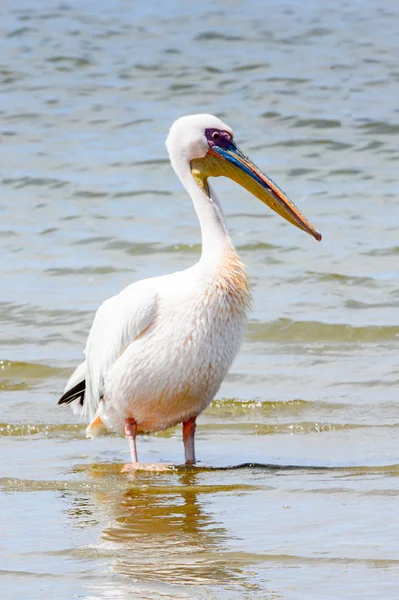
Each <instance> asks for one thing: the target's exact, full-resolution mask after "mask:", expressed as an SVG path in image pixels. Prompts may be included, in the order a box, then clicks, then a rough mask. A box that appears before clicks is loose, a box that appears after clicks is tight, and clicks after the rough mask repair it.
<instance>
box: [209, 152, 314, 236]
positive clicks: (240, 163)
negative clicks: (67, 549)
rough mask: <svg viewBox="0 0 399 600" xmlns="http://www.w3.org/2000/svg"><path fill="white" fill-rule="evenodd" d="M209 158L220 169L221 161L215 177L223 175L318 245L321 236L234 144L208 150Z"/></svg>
mask: <svg viewBox="0 0 399 600" xmlns="http://www.w3.org/2000/svg"><path fill="white" fill-rule="evenodd" d="M208 154H211V155H212V154H213V155H214V156H215V157H217V158H219V159H223V166H222V164H220V163H221V161H220V160H219V161H218V162H219V169H218V170H219V173H218V174H220V175H225V176H226V177H229V178H230V179H232V180H233V181H235V182H236V183H238V184H239V185H242V187H244V188H245V189H246V190H248V191H249V192H250V193H251V194H253V195H254V196H256V197H257V198H259V200H261V201H262V202H264V204H267V206H269V207H270V208H272V209H273V210H274V211H275V212H276V213H278V214H279V215H280V216H282V217H283V218H284V219H286V220H287V221H289V222H290V223H292V224H293V225H295V226H296V227H299V229H302V230H303V231H306V233H309V234H310V235H313V237H314V238H315V239H316V240H317V241H320V240H321V233H320V232H319V231H317V229H315V228H314V227H313V225H312V224H311V223H309V221H308V220H307V219H306V217H305V216H304V215H303V214H302V213H301V211H300V210H299V209H298V208H297V207H296V206H295V204H294V203H293V202H291V200H290V199H289V198H287V196H286V195H285V194H284V192H283V191H282V190H280V188H279V187H278V186H277V185H276V184H275V183H274V182H273V181H272V180H271V179H270V177H268V176H267V175H265V173H262V171H261V170H260V169H258V167H257V166H256V165H254V163H253V162H251V161H250V160H249V158H247V157H246V156H244V154H243V153H242V152H241V150H240V149H239V148H237V146H236V145H235V144H234V143H232V144H230V145H229V146H227V147H226V148H222V147H220V146H213V147H212V148H210V150H209V152H208ZM220 171H221V172H220ZM215 175H216V173H215Z"/></svg>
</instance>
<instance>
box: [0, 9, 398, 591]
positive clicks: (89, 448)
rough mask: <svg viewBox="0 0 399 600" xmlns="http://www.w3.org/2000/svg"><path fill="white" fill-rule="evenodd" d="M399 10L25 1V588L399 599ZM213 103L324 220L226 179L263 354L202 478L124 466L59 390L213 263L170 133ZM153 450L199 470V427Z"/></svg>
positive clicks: (14, 86) (254, 342)
mask: <svg viewBox="0 0 399 600" xmlns="http://www.w3.org/2000/svg"><path fill="white" fill-rule="evenodd" d="M398 19H399V7H398V5H397V3H396V2H393V0H391V1H389V0H385V1H383V2H380V3H375V2H371V1H370V0H365V1H364V2H357V1H356V0H348V1H339V2H337V3H334V4H333V5H331V4H329V5H327V4H325V3H319V2H306V3H304V2H297V1H296V0H283V1H282V2H281V1H280V2H277V1H273V0H270V1H269V0H268V1H267V2H261V1H260V0H259V1H256V0H250V1H246V2H244V1H240V0H236V1H233V0H232V1H227V0H225V1H223V0H213V2H209V1H204V2H201V3H190V2H183V1H179V0H166V1H165V2H164V3H159V2H154V1H149V2H146V3H138V2H128V1H127V0H115V1H114V2H105V1H104V0H98V1H97V2H93V1H87V2H84V3H82V2H78V1H69V2H52V1H50V0H37V1H36V2H33V1H28V0H15V1H13V2H11V1H9V2H4V3H3V4H2V6H1V8H0V32H1V38H0V39H1V51H0V82H1V87H0V117H1V144H0V158H1V160H0V181H1V196H0V215H1V221H0V244H1V256H2V269H1V282H2V285H1V296H0V315H1V324H2V327H1V340H0V344H1V346H0V349H1V352H0V360H1V362H0V389H1V392H2V394H1V408H2V414H1V417H0V447H1V455H2V461H1V467H0V486H1V490H0V494H1V496H0V503H1V510H0V574H1V579H2V581H1V589H2V590H3V591H2V597H4V599H5V600H21V599H22V598H30V599H32V600H47V599H50V598H51V599H53V598H57V600H64V599H68V600H69V599H71V598H86V599H88V600H89V599H90V600H94V599H96V600H97V599H101V600H102V599H112V600H122V599H123V600H124V599H127V598H137V599H155V598H156V599H158V598H162V599H180V598H182V599H183V598H184V599H186V598H190V599H191V598H196V599H201V600H202V599H219V598H221V599H226V600H230V599H233V600H234V599H236V598H237V599H246V598H250V597H251V598H254V597H255V598H262V599H263V598H267V599H284V600H305V599H306V600H309V598H315V599H317V600H323V599H330V598H331V599H334V600H336V599H337V598H362V600H364V599H366V598H367V599H368V598H369V599H373V600H380V599H381V600H385V599H386V598H395V597H397V595H398V592H397V590H398V585H399V524H398V519H397V517H396V514H397V501H398V495H399V403H398V382H399V242H398V226H399V200H398V198H399V179H398V174H397V164H398V159H399V150H398V148H399V144H398V141H399V108H398V103H397V98H398V94H399V64H398V60H397V57H398V51H399V43H398V35H397V32H398V26H397V23H398ZM195 112H211V113H213V114H216V115H218V116H219V117H221V118H222V119H223V120H225V121H226V122H227V123H228V124H229V125H231V126H232V127H233V129H234V131H235V135H236V139H237V141H238V143H239V145H240V147H241V148H242V149H243V150H244V151H245V152H246V153H247V154H248V155H249V156H250V157H251V158H252V160H254V162H256V163H257V164H258V165H259V166H260V167H262V168H263V169H264V170H265V171H266V172H267V173H268V174H269V175H270V176H271V177H272V178H273V179H274V180H275V181H276V182H277V183H278V184H279V185H280V186H281V187H282V188H283V189H284V190H285V191H286V192H287V194H288V195H289V196H290V197H291V198H292V199H293V200H294V202H295V203H296V204H297V205H298V206H299V207H300V208H301V210H303V211H304V213H305V214H306V215H307V216H308V217H309V219H310V220H311V221H312V222H313V223H314V225H315V226H316V227H317V228H318V229H319V230H320V231H321V232H322V234H323V241H322V242H321V243H316V242H315V241H314V240H313V239H312V238H311V237H310V236H307V235H305V234H304V233H303V232H301V231H299V230H297V229H295V228H293V227H292V226H290V225H289V224H288V223H286V222H285V221H283V220H282V219H280V218H279V217H278V216H277V215H275V214H274V213H271V212H270V211H269V210H268V209H267V207H265V206H264V205H262V204H261V203H259V202H258V201H257V200H256V199H254V198H252V197H251V196H250V195H249V194H247V193H246V192H245V191H244V190H242V189H241V188H239V187H237V186H236V185H235V184H233V183H230V182H228V181H227V180H225V181H223V180H218V181H216V182H215V188H216V189H217V191H218V194H219V197H220V198H221V200H222V202H223V207H224V210H225V213H226V216H227V220H228V223H229V227H230V229H231V235H232V238H233V240H234V242H235V245H236V247H237V249H238V250H239V252H240V254H241V256H242V258H243V260H244V262H245V263H246V264H247V266H248V272H249V275H250V279H251V285H252V288H253V295H254V309H253V312H252V314H251V318H250V320H249V323H248V328H247V331H246V336H245V340H244V343H243V347H242V350H241V352H240V354H239V356H238V357H237V359H236V361H235V363H234V365H233V367H232V369H231V371H230V373H229V375H228V377H227V378H226V381H225V382H224V384H223V386H222V388H221V390H220V392H219V393H218V396H217V399H216V401H215V402H214V403H213V405H212V406H211V407H210V408H209V409H208V411H206V413H204V414H203V415H202V416H201V417H200V418H199V425H198V433H197V454H198V458H199V459H200V462H199V464H198V467H197V468H195V469H185V468H183V467H181V466H177V467H176V469H174V470H171V471H165V472H162V473H153V472H141V473H137V474H136V475H135V476H134V477H133V476H130V477H128V476H126V475H121V474H120V467H121V464H123V463H124V462H125V461H126V460H127V459H128V448H127V444H126V442H125V440H123V439H122V438H119V437H116V436H110V437H106V438H101V439H96V440H92V441H90V440H87V439H85V437H84V424H82V423H79V422H78V421H77V420H76V418H74V416H73V415H72V414H71V413H70V411H69V410H67V409H66V408H62V407H58V406H57V400H58V397H59V396H60V394H61V393H62V390H63V386H64V385H65V381H66V379H67V377H68V376H69V374H70V373H71V371H72V369H73V368H74V367H75V366H76V365H77V364H78V363H79V361H81V358H82V350H83V347H84V343H85V339H86V336H87V333H88V331H89V328H90V325H91V322H92V319H93V315H94V312H95V310H96V308H97V307H98V306H99V304H100V303H101V302H102V300H104V299H105V298H107V297H109V296H110V295H112V294H114V293H116V292H118V291H119V290H120V289H122V288H123V287H124V286H126V285H127V284H129V283H131V282H132V281H135V280H137V279H141V278H143V277H150V276H153V275H158V274H164V273H168V272H172V271H175V270H177V269H183V268H186V267H187V266H189V265H190V264H192V263H193V262H195V261H196V260H197V258H198V256H199V252H200V233H199V228H198V223H197V221H196V217H195V213H194V211H193V208H192V204H191V201H190V199H189V198H188V197H187V195H186V193H185V191H184V190H183V188H182V186H181V184H180V183H179V181H178V180H177V179H176V176H175V175H174V173H173V171H172V169H171V167H170V165H169V162H168V158H167V154H166V149H165V146H164V140H165V138H166V135H167V130H168V127H169V126H170V125H171V123H172V122H173V121H174V120H175V119H176V118H177V117H179V116H181V115H182V114H188V113H195ZM139 453H140V459H141V460H143V461H150V462H155V461H167V462H172V463H173V464H176V465H181V463H182V462H183V447H182V442H181V431H180V428H176V429H173V430H170V431H168V432H165V433H163V434H159V435H154V436H144V437H142V438H140V439H139Z"/></svg>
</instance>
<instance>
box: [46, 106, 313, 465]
mask: <svg viewBox="0 0 399 600" xmlns="http://www.w3.org/2000/svg"><path fill="white" fill-rule="evenodd" d="M166 147H167V150H168V153H169V158H170V162H171V164H172V167H173V169H174V171H175V173H176V175H177V176H178V178H179V179H180V181H181V182H182V184H183V186H184V187H185V189H186V191H187V192H188V194H189V195H190V196H191V199H192V201H193V204H194V209H195V211H196V213H197V216H198V220H199V223H200V227H201V235H202V253H201V257H200V259H199V260H198V262H197V263H196V264H195V265H194V266H192V267H190V268H188V269H185V270H183V271H178V272H176V273H172V274H170V275H164V276H160V277H154V278H151V279H143V280H141V281H137V282H135V283H132V284H131V285H128V286H127V287H126V288H125V289H123V290H122V291H121V292H120V293H119V294H117V295H116V296H112V297H111V298H109V299H108V300H106V301H105V302H104V303H103V304H102V305H101V306H100V308H99V309H98V310H97V312H96V315H95V317H94V321H93V325H92V327H91V330H90V333H89V336H88V339H87V343H86V348H85V351H84V354H85V361H84V362H82V363H81V364H80V365H79V366H78V367H77V369H76V370H75V372H74V373H73V374H72V376H71V377H70V379H69V381H68V382H67V385H66V387H65V392H64V394H63V396H62V397H61V398H60V400H59V402H58V404H64V403H66V404H69V403H71V404H72V408H73V409H74V412H76V413H78V414H80V415H81V416H82V417H84V418H86V420H87V421H88V420H90V424H89V425H88V427H87V429H86V432H87V435H88V437H93V436H95V435H100V434H101V433H104V432H105V431H106V430H111V431H114V432H117V433H121V434H123V433H124V434H125V436H126V438H127V441H128V444H129V449H130V456H131V463H129V464H128V465H125V470H133V469H137V468H141V466H143V465H142V464H141V463H139V462H138V459H137V449H136V436H137V434H138V433H150V432H156V431H161V430H164V429H167V428H169V427H172V426H174V425H177V424H178V423H182V426H183V442H184V453H185V462H186V464H187V465H192V464H195V462H196V458H195V449H194V436H195V428H196V418H197V416H198V415H199V414H200V413H201V412H202V411H203V410H204V409H205V408H206V407H207V406H208V405H209V404H210V403H211V402H212V400H213V398H214V397H215V395H216V393H217V391H218V390H219V387H220V385H221V383H222V381H223V380H224V378H225V377H226V374H227V372H228V370H229V368H230V365H231V363H232V361H233V359H234V357H235V356H236V354H237V352H238V350H239V347H240V343H241V339H242V335H243V329H244V324H245V321H246V317H247V314H248V311H249V310H250V306H251V294H250V290H249V286H248V279H247V275H246V270H245V267H244V265H243V263H242V262H241V260H240V258H239V256H238V254H237V252H236V250H235V248H234V246H233V243H232V241H231V239H230V236H229V233H228V230H227V225H226V221H225V217H224V215H223V211H222V207H221V204H220V202H219V200H218V198H217V196H216V194H215V191H214V189H213V186H211V184H210V182H209V178H210V177H220V176H225V177H229V178H230V179H232V180H233V181H235V182H236V183H238V184H240V185H241V186H242V187H244V188H246V189H247V190H248V191H249V192H251V193H252V194H253V195H254V196H256V197H257V198H259V200H261V201H262V202H263V203H264V204H267V205H268V206H269V207H270V208H272V209H273V210H274V211H275V212H277V213H278V214H279V215H281V216H282V217H283V218H284V219H286V220H287V221H289V222H290V223H292V224H293V225H295V226H296V227H299V228H300V229H302V230H303V231H305V232H306V233H309V234H310V235H312V236H313V237H314V238H315V239H316V240H318V241H319V240H321V234H320V233H319V232H318V231H317V230H316V229H315V228H314V227H313V226H312V225H311V224H310V223H309V221H307V219H306V218H305V217H304V215H303V214H302V213H301V212H300V211H299V209H298V208H297V207H296V206H295V205H294V204H293V203H292V202H291V201H290V200H289V199H288V198H287V196H286V195H285V194H284V192H283V191H282V190H281V189H280V188H279V187H277V185H276V184H275V183H273V181H272V180H271V179H270V178H269V177H268V176H267V175H266V174H265V173H263V172H262V171H261V170H260V169H259V168H258V167H256V166H255V165H254V163H253V162H251V160H250V159H249V158H247V157H246V156H245V155H244V154H243V153H242V152H241V150H240V149H239V148H238V146H237V145H236V143H235V140H234V135H233V131H232V129H231V128H230V127H228V126H227V125H226V124H225V123H223V122H222V121H221V120H220V119H218V118H217V117H214V116H212V115H206V114H201V115H190V116H184V117H181V118H180V119H178V120H177V121H175V123H173V125H172V127H171V128H170V131H169V135H168V138H167V140H166Z"/></svg>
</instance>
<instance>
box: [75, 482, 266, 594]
mask: <svg viewBox="0 0 399 600" xmlns="http://www.w3.org/2000/svg"><path fill="white" fill-rule="evenodd" d="M97 474H98V473H97ZM105 475H106V473H104V472H103V476H105ZM108 475H109V472H108ZM130 477H131V479H130V481H129V486H128V487H126V486H125V487H122V486H121V484H120V479H121V478H120V477H118V480H119V481H118V483H119V486H118V487H116V489H115V487H112V486H110V487H108V486H107V488H105V489H104V490H102V491H100V492H95V495H94V496H93V499H94V500H95V502H96V508H94V507H92V508H93V510H94V511H95V512H97V515H96V516H97V517H99V514H98V513H99V512H103V511H105V512H106V516H107V517H110V518H111V519H112V520H111V522H110V523H109V524H108V525H107V526H106V527H105V528H103V530H102V533H101V538H102V541H101V543H100V548H99V550H100V553H101V555H102V556H104V555H105V556H107V557H108V559H110V560H111V563H112V567H111V568H112V570H113V571H114V572H115V573H117V574H119V575H123V576H127V577H128V578H129V580H130V585H128V587H126V585H127V582H126V581H125V582H124V583H123V582H120V583H121V585H122V587H123V589H125V587H126V590H127V591H128V589H129V590H130V593H131V592H132V590H131V586H132V585H133V587H134V593H135V597H137V598H138V597H140V598H141V597H146V598H149V597H152V596H149V595H148V593H149V592H150V591H151V590H153V589H155V588H156V589H158V586H159V585H161V588H159V590H158V592H159V591H160V590H161V591H162V594H161V596H155V597H162V598H164V597H169V595H164V594H165V592H168V593H169V592H170V590H171V586H173V595H172V596H170V597H171V598H179V597H182V598H183V597H184V598H186V597H192V596H191V595H189V596H187V595H185V592H184V590H186V591H188V590H187V588H186V586H189V587H190V589H192V586H194V585H195V586H198V585H200V586H204V589H203V591H204V594H205V595H202V594H201V596H200V597H206V598H213V597H215V596H214V594H213V593H212V594H210V595H209V593H210V592H209V590H207V589H206V586H208V585H209V586H210V585H212V586H215V585H218V586H220V588H221V590H220V592H221V595H220V597H226V598H232V597H235V594H236V593H238V592H239V589H240V590H241V593H242V592H243V590H245V591H246V592H249V591H250V590H256V589H258V586H257V585H256V584H255V583H253V581H250V576H251V575H253V574H252V573H251V572H250V571H248V570H246V565H245V562H246V560H245V558H244V557H240V558H239V559H238V557H237V556H236V555H235V553H232V552H231V549H230V548H229V547H228V544H229V542H228V540H229V538H230V540H231V534H229V533H228V532H227V531H226V529H225V528H224V527H223V526H222V525H221V524H219V523H218V522H217V521H215V519H214V518H213V516H211V515H210V514H209V510H207V505H209V504H210V502H211V496H213V495H214V494H218V500H219V501H220V500H221V496H220V495H222V496H223V495H224V496H226V498H225V499H222V502H223V504H228V497H229V496H230V495H231V494H232V493H237V491H241V493H242V491H243V488H244V489H245V487H246V486H241V485H204V484H203V483H201V481H203V474H201V473H200V472H196V471H195V470H184V471H183V470H182V471H180V472H179V471H177V472H172V473H162V474H156V475H154V473H146V472H140V473H135V474H132V475H131V476H130ZM124 482H126V480H125V479H124ZM249 487H251V486H249ZM76 501H77V503H76V504H75V507H76V510H75V511H71V510H69V511H68V513H69V515H73V516H75V517H76V518H77V519H78V520H80V519H81V518H82V517H83V518H84V520H85V521H86V522H87V519H88V515H87V510H89V507H90V504H91V503H90V502H87V499H86V501H85V510H84V512H83V513H82V512H81V510H80V507H79V508H78V506H77V504H79V505H80V504H81V502H80V501H79V500H78V499H77V498H76V499H75V502H76ZM102 517H104V515H102ZM102 520H103V519H102ZM114 583H115V582H114ZM154 586H155V588H154ZM182 586H183V587H182ZM122 587H119V586H118V589H116V588H115V586H114V588H113V589H114V593H112V591H111V589H109V588H108V586H107V589H102V590H101V592H100V594H99V595H98V596H95V597H96V598H97V597H99V598H104V597H106V598H124V597H125V595H124V593H123V592H122ZM213 589H214V587H213ZM227 590H228V591H227ZM144 592H145V595H144V596H142V595H141V594H142V593H144ZM98 593H99V590H98V591H97V594H98ZM180 594H183V595H180ZM225 594H227V595H225ZM129 597H131V596H129ZM195 597H199V596H198V595H197V596H195ZM218 597H219V596H218ZM241 597H242V596H241ZM92 598H94V596H92Z"/></svg>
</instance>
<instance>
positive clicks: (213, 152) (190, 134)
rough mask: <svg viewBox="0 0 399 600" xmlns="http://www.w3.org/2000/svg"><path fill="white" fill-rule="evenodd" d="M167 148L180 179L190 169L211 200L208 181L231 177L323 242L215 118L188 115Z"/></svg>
mask: <svg viewBox="0 0 399 600" xmlns="http://www.w3.org/2000/svg"><path fill="white" fill-rule="evenodd" d="M166 146H167V149H168V152H169V156H170V160H171V163H172V166H173V168H174V170H175V171H176V173H177V175H178V176H180V177H181V178H182V179H183V171H185V170H186V169H187V167H189V169H190V171H191V174H192V176H193V177H194V179H195V181H196V182H197V184H198V186H199V187H200V188H201V189H202V190H203V192H205V194H207V196H209V197H210V190H209V186H208V178H209V177H221V176H225V177H229V178H230V179H232V180H233V181H235V182H236V183H238V184H239V185H241V186H242V187H244V188H245V189H246V190H248V191H249V192H250V193H251V194H253V195H254V196H256V197H257V198H259V200H261V201H262V202H263V203H264V204H267V206H269V207H270V208H272V209H273V210H274V211H275V212H276V213H278V214H279V215H280V216H282V217H283V218H284V219H286V220H287V221H289V222H290V223H292V224H293V225H295V226H296V227H299V229H302V230H303V231H306V233H309V234H310V235H312V236H313V237H314V238H315V239H316V240H318V241H320V240H321V234H320V233H319V232H318V231H317V229H315V228H314V227H313V225H311V223H309V221H308V220H307V219H306V217H305V216H304V215H303V214H302V213H301V211H300V210H299V209H298V208H297V207H296V206H295V204H294V203H293V202H291V200H290V199H289V198H288V197H287V196H286V195H285V193H284V192H283V191H282V190H281V189H280V188H279V187H278V186H277V185H276V184H275V183H274V182H273V181H272V180H271V179H270V177H268V175H266V174H265V173H263V171H261V170H260V169H259V168H258V167H257V166H256V165H254V163H253V162H252V161H251V160H250V159H249V158H247V157H246V156H245V155H244V154H243V153H242V152H241V150H240V149H239V148H238V146H237V145H236V143H235V140H234V134H233V130H232V129H231V127H229V126H228V125H226V124H225V123H223V121H221V120H220V119H218V118H217V117H214V116H213V115H189V116H185V117H181V118H180V119H178V120H177V121H175V122H174V123H173V125H172V127H171V129H170V132H169V136H168V139H167V140H166Z"/></svg>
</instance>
